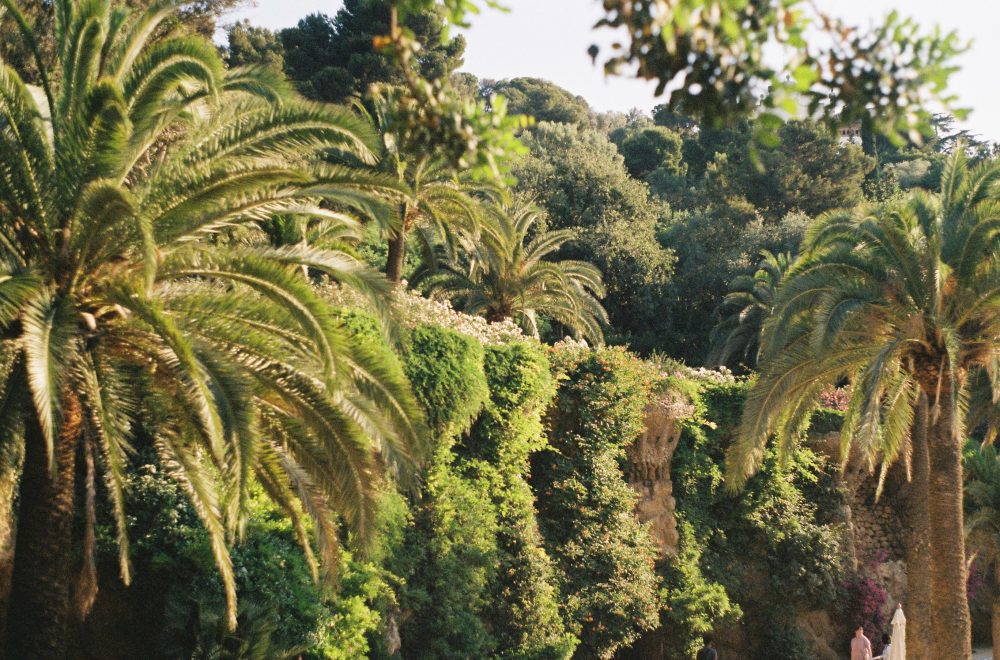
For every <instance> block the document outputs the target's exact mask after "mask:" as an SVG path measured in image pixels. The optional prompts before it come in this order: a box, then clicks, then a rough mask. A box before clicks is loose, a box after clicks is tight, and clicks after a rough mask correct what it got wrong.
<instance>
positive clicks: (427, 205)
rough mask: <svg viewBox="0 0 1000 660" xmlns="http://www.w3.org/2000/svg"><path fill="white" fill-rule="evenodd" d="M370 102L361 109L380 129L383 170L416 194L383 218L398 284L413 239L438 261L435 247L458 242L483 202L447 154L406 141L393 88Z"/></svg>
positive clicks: (391, 274) (390, 269) (389, 272)
mask: <svg viewBox="0 0 1000 660" xmlns="http://www.w3.org/2000/svg"><path fill="white" fill-rule="evenodd" d="M370 101H371V106H372V107H373V108H374V111H373V112H369V111H368V109H367V108H366V107H365V106H364V105H363V104H360V103H359V104H357V108H358V109H359V110H360V111H361V112H362V114H363V115H365V116H368V117H369V118H370V119H371V120H372V122H373V123H374V124H375V127H376V128H377V130H378V132H379V137H380V141H381V147H382V149H381V153H380V159H379V162H380V169H381V170H382V171H384V172H386V173H388V174H389V175H391V176H392V177H394V178H395V179H396V180H397V181H398V182H399V183H400V185H402V186H405V187H406V188H407V190H408V191H409V193H410V195H409V197H407V198H406V199H404V200H403V201H401V202H400V203H399V204H398V205H396V206H395V207H394V210H393V211H392V212H391V213H390V214H388V217H384V218H383V220H384V222H383V224H384V230H385V233H386V234H387V236H388V242H389V255H388V258H387V260H386V267H385V273H386V277H388V278H389V281H390V282H392V283H394V284H398V283H399V282H400V281H402V279H403V270H404V269H405V267H406V253H407V249H408V242H409V240H410V239H411V238H414V237H415V238H416V239H417V240H418V241H419V245H420V248H421V251H422V253H423V256H424V258H425V260H433V259H434V257H435V250H434V246H435V245H437V244H439V241H440V240H441V239H444V240H445V241H446V242H448V243H449V244H451V245H452V246H453V245H454V239H455V238H456V236H457V234H456V232H457V231H461V230H465V231H468V230H471V229H474V228H475V227H476V225H477V223H478V220H479V203H478V201H477V200H476V199H475V198H474V197H472V195H471V194H470V193H471V192H472V191H474V190H475V189H476V188H477V186H475V185H473V183H472V182H471V181H469V180H468V179H465V178H462V177H460V176H459V175H457V174H456V173H455V171H454V169H453V168H452V167H451V165H450V164H449V163H448V161H447V159H445V158H443V157H440V156H438V155H435V154H425V153H414V152H412V150H410V149H408V148H407V145H406V144H404V143H402V142H401V141H400V139H399V135H398V126H397V124H398V123H399V122H400V121H402V119H401V118H400V117H398V116H397V114H396V110H397V108H396V106H395V104H396V103H397V98H396V94H395V93H394V92H393V90H392V89H389V90H385V91H379V90H375V91H373V92H372V94H371V97H370ZM482 185H483V184H480V186H478V187H482Z"/></svg>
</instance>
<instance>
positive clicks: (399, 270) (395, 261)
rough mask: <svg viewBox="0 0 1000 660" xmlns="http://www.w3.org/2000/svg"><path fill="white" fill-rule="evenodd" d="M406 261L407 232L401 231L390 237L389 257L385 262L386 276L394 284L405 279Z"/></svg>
mask: <svg viewBox="0 0 1000 660" xmlns="http://www.w3.org/2000/svg"><path fill="white" fill-rule="evenodd" d="M405 263H406V234H405V233H403V232H400V233H399V234H397V235H395V236H393V237H392V238H390V239H389V259H388V260H387V261H386V264H385V276H386V277H387V278H389V281H390V282H392V283H393V284H399V283H400V281H401V280H402V279H403V265H404V264H405Z"/></svg>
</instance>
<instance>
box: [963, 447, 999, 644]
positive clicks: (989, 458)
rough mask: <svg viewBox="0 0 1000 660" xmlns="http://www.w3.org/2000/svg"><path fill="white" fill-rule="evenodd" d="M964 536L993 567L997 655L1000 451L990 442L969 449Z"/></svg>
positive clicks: (974, 551)
mask: <svg viewBox="0 0 1000 660" xmlns="http://www.w3.org/2000/svg"><path fill="white" fill-rule="evenodd" d="M965 470H966V476H967V481H966V484H965V499H966V514H967V515H966V519H965V520H966V530H965V533H966V539H968V542H969V549H970V550H971V551H972V552H973V553H975V554H976V555H978V557H979V558H980V559H982V560H983V562H984V563H985V564H986V565H987V566H990V567H992V569H993V579H994V582H993V589H992V592H993V615H992V627H993V639H995V640H997V642H995V643H994V645H993V648H994V651H993V657H994V658H998V657H1000V455H998V453H997V450H996V447H994V446H993V445H985V446H983V447H981V448H977V449H976V450H974V451H971V452H969V453H968V455H967V456H966V459H965Z"/></svg>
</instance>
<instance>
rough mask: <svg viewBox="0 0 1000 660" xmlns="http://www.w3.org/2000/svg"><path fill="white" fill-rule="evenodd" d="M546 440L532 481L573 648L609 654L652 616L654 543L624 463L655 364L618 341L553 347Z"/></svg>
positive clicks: (639, 426)
mask: <svg viewBox="0 0 1000 660" xmlns="http://www.w3.org/2000/svg"><path fill="white" fill-rule="evenodd" d="M552 361H553V366H554V369H555V372H556V374H557V378H558V382H559V388H558V392H557V394H556V399H555V402H554V405H553V407H552V409H551V411H550V415H549V424H550V434H549V439H550V446H551V448H550V449H549V450H547V451H544V452H541V453H539V454H538V455H537V456H536V457H535V458H534V460H533V462H532V463H533V466H532V485H533V487H534V490H535V493H536V495H537V498H538V501H537V507H538V516H539V522H540V526H541V530H542V534H543V536H544V538H545V543H546V547H547V548H548V549H549V551H550V552H551V554H552V557H553V558H554V560H555V563H556V567H557V575H558V579H559V589H560V593H561V597H562V607H563V610H564V614H565V617H566V618H567V620H568V622H569V623H570V626H571V628H570V629H571V631H572V632H573V633H574V634H576V635H577V636H578V637H579V638H580V647H579V651H578V653H579V655H580V657H587V658H610V657H612V656H613V655H614V654H615V653H616V652H617V651H619V650H622V649H625V648H627V647H628V646H629V645H630V644H632V643H633V642H634V641H636V640H637V639H638V638H639V636H640V635H641V634H642V633H643V632H644V631H647V630H652V629H654V628H655V627H656V626H657V624H658V612H659V609H660V600H659V593H658V590H659V580H658V578H657V575H656V573H655V570H654V561H655V556H656V552H655V548H654V545H653V541H652V539H651V537H650V536H649V533H648V531H647V530H646V528H645V527H644V526H642V525H640V524H639V522H638V520H637V519H636V517H635V503H636V495H635V492H634V491H633V490H632V488H631V487H630V486H629V485H628V483H626V481H625V478H624V475H623V473H622V470H621V464H622V462H623V461H624V458H625V448H626V447H627V446H628V445H629V444H631V443H632V442H633V441H635V440H636V439H637V438H638V436H639V434H640V433H641V432H642V430H643V428H644V423H645V421H644V411H645V408H646V405H647V404H648V402H649V400H650V397H651V394H652V392H653V389H654V388H655V387H656V386H657V385H658V383H659V373H658V370H657V369H656V368H655V367H653V365H651V364H650V363H648V362H644V361H642V360H639V359H638V358H636V357H635V356H633V355H631V354H629V353H627V352H625V351H624V350H622V349H619V348H607V349H600V350H587V349H583V348H570V349H563V350H557V351H554V352H553V354H552Z"/></svg>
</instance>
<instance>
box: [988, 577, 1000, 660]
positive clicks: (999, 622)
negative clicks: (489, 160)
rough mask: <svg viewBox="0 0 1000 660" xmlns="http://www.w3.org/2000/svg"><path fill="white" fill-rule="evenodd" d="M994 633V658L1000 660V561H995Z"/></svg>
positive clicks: (992, 628) (992, 630)
mask: <svg viewBox="0 0 1000 660" xmlns="http://www.w3.org/2000/svg"><path fill="white" fill-rule="evenodd" d="M990 623H991V626H990V627H991V632H992V633H993V660H1000V561H997V560H994V562H993V613H992V619H991V622H990Z"/></svg>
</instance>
